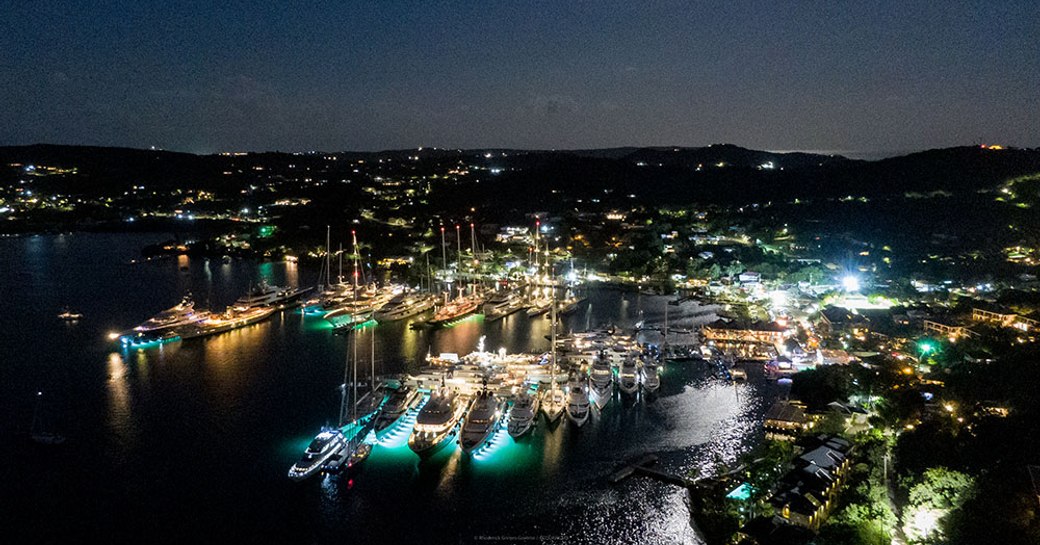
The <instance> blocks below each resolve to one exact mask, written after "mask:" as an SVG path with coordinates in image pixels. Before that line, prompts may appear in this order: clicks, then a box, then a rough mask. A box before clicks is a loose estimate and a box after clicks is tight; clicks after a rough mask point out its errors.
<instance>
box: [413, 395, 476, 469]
mask: <svg viewBox="0 0 1040 545" xmlns="http://www.w3.org/2000/svg"><path fill="white" fill-rule="evenodd" d="M466 405H467V403H466V402H465V400H464V399H463V398H462V396H461V395H459V393H458V392H457V391H456V390H453V389H449V388H447V387H446V386H441V387H440V388H439V389H438V390H437V391H435V392H433V393H432V394H430V400H429V401H427V402H426V405H423V408H422V410H421V411H419V415H418V416H417V417H416V419H415V427H414V428H413V429H412V434H411V436H409V437H408V447H409V448H411V449H412V451H414V452H415V453H416V454H418V455H420V456H429V455H431V454H433V453H434V452H436V451H437V450H438V449H440V448H441V447H443V446H444V445H446V444H448V443H449V442H450V441H451V439H452V438H454V437H455V435H456V433H458V428H459V420H461V419H462V415H463V413H465V412H466Z"/></svg>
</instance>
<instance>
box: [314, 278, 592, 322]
mask: <svg viewBox="0 0 1040 545" xmlns="http://www.w3.org/2000/svg"><path fill="white" fill-rule="evenodd" d="M451 295H452V294H451V293H450V292H444V293H442V294H435V293H429V292H425V291H421V290H412V289H410V288H408V287H407V286H402V285H397V284H388V285H385V286H376V285H374V284H368V285H353V284H349V283H339V284H333V285H330V286H327V287H323V288H321V289H320V290H319V294H318V297H317V298H316V299H315V300H313V301H311V302H310V306H309V308H312V309H314V310H315V311H317V312H321V313H323V315H324V317H325V319H326V320H328V321H329V322H330V323H332V325H333V326H335V327H337V328H343V327H351V326H356V325H358V324H362V323H365V322H367V321H368V320H375V321H377V322H389V321H395V320H403V319H407V318H416V317H419V316H423V315H426V314H427V313H429V316H427V317H426V319H424V320H418V321H416V323H417V324H421V325H426V326H431V327H439V326H444V325H448V324H451V323H452V322H455V321H458V320H461V319H463V318H466V317H468V316H470V315H474V314H483V315H484V316H485V319H487V320H488V321H493V320H498V319H501V318H505V317H506V316H509V315H510V314H513V313H517V312H520V311H524V312H525V313H526V314H527V316H528V317H530V318H533V317H536V316H546V317H548V316H549V311H550V309H551V308H552V305H553V304H555V305H556V307H557V313H558V314H560V315H566V314H569V313H571V312H573V311H574V310H576V309H577V307H578V305H579V304H581V302H582V301H584V298H581V297H577V296H574V295H573V294H568V295H569V296H565V297H564V298H563V299H561V300H559V301H554V298H553V297H552V294H551V293H549V289H548V288H539V287H537V286H507V287H502V288H501V289H498V290H495V291H491V292H486V291H484V290H481V289H479V288H478V287H477V286H470V287H469V288H468V289H467V288H465V287H462V288H461V289H459V290H458V293H457V294H455V297H454V298H452V297H451Z"/></svg>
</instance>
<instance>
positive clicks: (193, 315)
mask: <svg viewBox="0 0 1040 545" xmlns="http://www.w3.org/2000/svg"><path fill="white" fill-rule="evenodd" d="M206 318H209V312H206V311H203V310H196V309H195V301H193V300H192V298H191V294H188V295H185V296H184V298H183V299H181V302H180V303H177V305H176V306H174V307H170V308H168V309H166V310H164V311H162V312H160V313H159V314H156V315H155V316H152V317H151V318H149V319H147V320H145V321H144V322H143V323H141V325H139V326H137V327H135V328H134V331H137V332H157V331H162V330H165V329H172V328H174V327H178V326H183V325H188V324H195V323H198V322H201V321H203V320H205V319H206Z"/></svg>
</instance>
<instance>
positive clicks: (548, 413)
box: [542, 384, 567, 424]
mask: <svg viewBox="0 0 1040 545" xmlns="http://www.w3.org/2000/svg"><path fill="white" fill-rule="evenodd" d="M566 405H567V396H566V395H565V394H564V393H563V390H562V389H561V388H560V387H559V386H557V385H555V384H554V385H553V386H552V387H551V388H549V389H548V390H546V391H545V393H544V394H542V412H543V413H545V419H546V420H548V421H549V423H550V424H551V423H553V422H556V421H557V420H559V419H560V417H561V416H563V410H564V407H565V406H566Z"/></svg>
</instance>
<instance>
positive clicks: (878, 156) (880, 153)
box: [0, 142, 1040, 162]
mask: <svg viewBox="0 0 1040 545" xmlns="http://www.w3.org/2000/svg"><path fill="white" fill-rule="evenodd" d="M984 144H985V143H984ZM978 145H979V143H978V142H971V143H967V144H965V143H959V144H952V145H950V146H943V147H922V148H906V149H889V150H826V149H757V148H752V147H749V146H744V145H741V144H738V143H733V142H714V143H711V144H703V145H646V146H640V145H620V146H609V147H602V148H507V147H498V146H480V147H469V148H456V147H447V146H413V147H403V148H384V149H264V150H251V149H222V150H216V151H211V152H196V151H190V150H179V149H168V148H161V147H154V146H152V147H138V146H122V145H119V146H109V145H94V144H60V143H54V142H32V143H28V144H0V149H2V148H28V147H33V146H57V147H85V148H99V149H104V148H112V149H126V150H135V151H164V152H171V153H184V154H188V155H196V156H199V157H204V156H208V155H221V154H229V153H248V154H264V153H274V154H289V155H292V154H323V153H327V154H338V153H364V154H373V155H378V154H381V153H400V152H403V151H411V150H422V149H433V150H444V151H448V150H454V151H458V152H480V151H490V150H503V151H515V152H531V153H550V152H561V153H580V152H590V151H606V150H624V149H632V150H639V149H668V148H675V149H683V150H695V149H703V148H708V147H711V146H736V147H737V148H743V149H747V150H751V151H760V152H765V153H775V154H788V153H804V154H809V155H830V156H837V157H844V158H846V159H852V160H858V161H868V162H872V161H880V160H882V159H888V158H893V157H904V156H907V155H912V154H915V153H922V152H926V151H932V150H939V149H953V148H965V147H974V146H978ZM1006 147H1008V149H1027V150H1028V149H1038V148H1040V146H1037V147H1032V146H1021V147H1018V146H1006Z"/></svg>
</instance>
